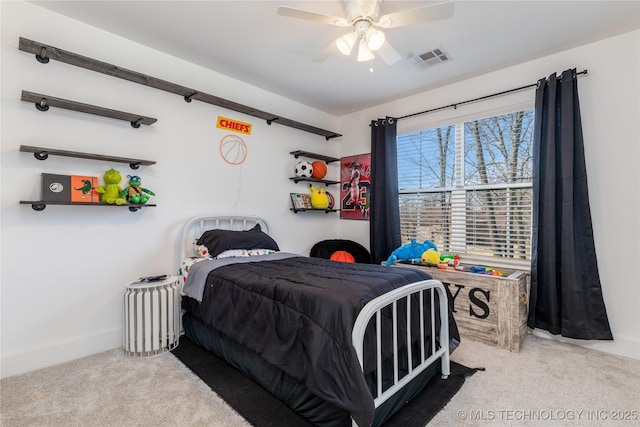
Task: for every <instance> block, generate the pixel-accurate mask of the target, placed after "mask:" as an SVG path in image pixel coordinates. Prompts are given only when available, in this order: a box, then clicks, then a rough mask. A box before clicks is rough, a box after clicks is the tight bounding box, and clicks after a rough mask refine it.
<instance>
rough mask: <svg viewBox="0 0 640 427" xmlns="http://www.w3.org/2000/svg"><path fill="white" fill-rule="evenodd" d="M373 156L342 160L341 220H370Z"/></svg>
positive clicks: (351, 157) (367, 155)
mask: <svg viewBox="0 0 640 427" xmlns="http://www.w3.org/2000/svg"><path fill="white" fill-rule="evenodd" d="M370 186H371V154H359V155H357V156H349V157H343V158H342V159H340V218H342V219H361V220H368V219H369V200H370V199H369V196H370V194H371V193H370V190H369V187H370Z"/></svg>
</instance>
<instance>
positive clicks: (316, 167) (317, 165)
mask: <svg viewBox="0 0 640 427" xmlns="http://www.w3.org/2000/svg"><path fill="white" fill-rule="evenodd" d="M311 166H313V174H312V175H311V177H313V178H315V179H322V178H324V176H325V175H326V174H327V165H326V164H325V163H324V162H321V161H320V160H316V161H315V162H313V163H311Z"/></svg>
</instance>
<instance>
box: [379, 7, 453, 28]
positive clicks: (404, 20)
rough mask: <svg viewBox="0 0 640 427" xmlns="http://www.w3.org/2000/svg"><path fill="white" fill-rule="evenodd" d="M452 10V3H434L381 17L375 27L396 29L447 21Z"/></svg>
mask: <svg viewBox="0 0 640 427" xmlns="http://www.w3.org/2000/svg"><path fill="white" fill-rule="evenodd" d="M453 9H454V7H453V2H444V3H436V4H432V5H429V6H423V7H418V8H416V9H409V10H403V11H400V12H395V13H390V14H388V15H384V16H381V17H380V19H378V22H376V24H375V25H377V26H379V27H382V28H396V27H404V26H406V25H413V24H419V23H421V22H430V21H439V20H441V19H449V18H451V17H452V16H453Z"/></svg>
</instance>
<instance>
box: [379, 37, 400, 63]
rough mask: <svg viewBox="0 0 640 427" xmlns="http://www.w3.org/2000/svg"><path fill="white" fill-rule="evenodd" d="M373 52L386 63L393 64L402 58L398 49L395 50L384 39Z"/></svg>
mask: <svg viewBox="0 0 640 427" xmlns="http://www.w3.org/2000/svg"><path fill="white" fill-rule="evenodd" d="M374 54H375V55H377V56H379V57H380V59H382V60H383V61H384V63H385V64H387V65H392V64H395V63H396V62H398V61H400V60H401V59H402V56H401V55H400V54H399V53H398V51H397V50H395V49H394V48H393V47H392V46H391V45H390V44H389V42H387V41H385V42H384V43H383V44H382V46H381V47H380V49H378V50H376V51H375V52H374Z"/></svg>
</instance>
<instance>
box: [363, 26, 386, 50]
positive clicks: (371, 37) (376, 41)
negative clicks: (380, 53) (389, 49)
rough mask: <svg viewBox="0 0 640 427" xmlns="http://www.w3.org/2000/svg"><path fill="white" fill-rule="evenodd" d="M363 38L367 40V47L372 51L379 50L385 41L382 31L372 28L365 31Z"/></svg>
mask: <svg viewBox="0 0 640 427" xmlns="http://www.w3.org/2000/svg"><path fill="white" fill-rule="evenodd" d="M365 38H366V40H367V47H368V48H369V50H372V51H376V50H378V49H380V48H381V47H382V45H383V44H384V40H385V37H384V33H383V32H382V31H379V30H376V29H375V28H373V27H370V28H369V29H368V30H367V32H366V34H365Z"/></svg>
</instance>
